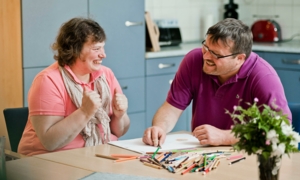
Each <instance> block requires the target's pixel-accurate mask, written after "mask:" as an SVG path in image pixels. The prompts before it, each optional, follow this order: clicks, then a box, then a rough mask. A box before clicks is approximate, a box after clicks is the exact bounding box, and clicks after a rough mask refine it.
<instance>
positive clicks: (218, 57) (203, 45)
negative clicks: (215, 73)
mask: <svg viewBox="0 0 300 180" xmlns="http://www.w3.org/2000/svg"><path fill="white" fill-rule="evenodd" d="M204 43H205V40H204V41H202V47H203V48H204V51H205V52H209V53H210V54H211V55H212V56H213V57H214V58H216V59H221V58H226V57H229V56H234V55H237V54H240V53H234V54H230V55H226V56H220V55H218V54H216V53H214V52H213V51H211V50H210V49H209V48H208V47H207V46H206V45H205V44H204Z"/></svg>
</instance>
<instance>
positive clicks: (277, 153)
mask: <svg viewBox="0 0 300 180" xmlns="http://www.w3.org/2000/svg"><path fill="white" fill-rule="evenodd" d="M272 148H273V144H272ZM284 151H285V144H284V143H280V144H279V145H278V146H277V148H276V149H273V152H272V154H273V156H277V157H279V156H281V155H283V154H284Z"/></svg>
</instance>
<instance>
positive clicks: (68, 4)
mask: <svg viewBox="0 0 300 180" xmlns="http://www.w3.org/2000/svg"><path fill="white" fill-rule="evenodd" d="M87 2H88V1H87V0H63V1H61V0H51V1H41V0H22V38H23V39H22V43H23V45H22V47H23V67H24V68H27V67H42V66H49V65H50V64H52V63H53V62H54V60H53V52H52V50H51V45H52V44H53V42H54V41H55V38H56V36H57V33H58V30H59V28H60V26H61V25H62V23H64V22H66V21H68V20H69V19H71V18H74V17H78V16H81V17H87V15H88V14H87V12H88V11H87V10H88V8H87Z"/></svg>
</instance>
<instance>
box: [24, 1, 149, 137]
mask: <svg viewBox="0 0 300 180" xmlns="http://www.w3.org/2000/svg"><path fill="white" fill-rule="evenodd" d="M144 13H145V5H144V1H142V0H126V1H124V0H109V1H107V0H64V1H61V0H51V1H40V0H23V1H22V27H23V29H22V43H23V78H24V86H23V87H24V89H23V92H24V106H27V105H28V103H27V94H28V90H29V88H30V86H31V83H32V80H33V78H34V77H35V76H36V74H37V73H39V72H40V71H41V70H42V69H44V68H46V67H47V66H49V65H51V64H52V63H53V62H55V61H54V59H53V55H54V54H53V52H52V50H51V45H52V44H53V43H54V41H55V38H56V36H57V33H58V30H59V28H60V27H61V25H62V24H63V23H64V22H66V21H68V20H69V19H71V18H74V17H90V18H91V19H94V20H95V21H97V22H98V23H99V24H100V26H102V27H103V29H104V31H105V33H106V35H107V40H106V45H105V50H106V55H107V58H106V59H104V60H103V65H105V66H107V67H109V68H111V69H112V71H113V72H114V74H115V76H116V77H117V79H118V81H119V83H120V85H121V87H122V89H123V92H124V94H125V95H126V96H127V98H128V103H129V108H128V115H129V117H130V118H131V127H130V129H129V132H128V133H127V134H126V135H125V136H124V137H122V138H123V139H124V138H133V137H140V136H141V134H142V133H140V132H143V131H144V130H145V128H146V121H145V18H144ZM139 131H140V132H139Z"/></svg>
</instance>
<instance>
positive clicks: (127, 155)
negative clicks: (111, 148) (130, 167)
mask: <svg viewBox="0 0 300 180" xmlns="http://www.w3.org/2000/svg"><path fill="white" fill-rule="evenodd" d="M110 156H112V157H118V158H130V157H136V158H138V157H140V155H133V154H132V155H130V154H111V155H110Z"/></svg>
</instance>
